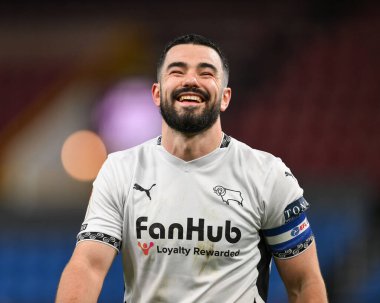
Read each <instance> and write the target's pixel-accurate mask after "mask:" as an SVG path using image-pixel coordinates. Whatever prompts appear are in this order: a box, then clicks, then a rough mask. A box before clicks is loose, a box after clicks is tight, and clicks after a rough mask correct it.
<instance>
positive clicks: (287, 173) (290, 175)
mask: <svg viewBox="0 0 380 303" xmlns="http://www.w3.org/2000/svg"><path fill="white" fill-rule="evenodd" d="M285 177H293V178H294V176H293V175H292V174H291V173H289V172H287V171H286V172H285ZM294 179H295V178H294Z"/></svg>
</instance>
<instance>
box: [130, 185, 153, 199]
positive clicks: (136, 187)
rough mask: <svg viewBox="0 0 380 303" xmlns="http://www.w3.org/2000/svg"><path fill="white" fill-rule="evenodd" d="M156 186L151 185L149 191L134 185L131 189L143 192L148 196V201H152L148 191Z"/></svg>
mask: <svg viewBox="0 0 380 303" xmlns="http://www.w3.org/2000/svg"><path fill="white" fill-rule="evenodd" d="M155 185H156V184H153V185H152V186H151V187H150V188H149V189H145V188H143V187H142V186H141V185H139V184H137V183H135V185H134V186H133V189H137V190H139V191H143V192H145V193H146V195H147V196H148V198H149V200H152V198H151V197H150V190H151V189H152V187H153V186H155Z"/></svg>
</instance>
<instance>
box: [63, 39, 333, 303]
mask: <svg viewBox="0 0 380 303" xmlns="http://www.w3.org/2000/svg"><path fill="white" fill-rule="evenodd" d="M228 72H229V70H228V64H227V61H226V59H225V57H224V55H223V54H222V52H221V51H220V49H219V48H218V47H217V46H216V45H215V44H213V43H212V42H211V41H209V40H208V39H206V38H204V37H202V36H199V35H185V36H182V37H179V38H177V39H176V40H174V41H173V42H171V43H169V44H168V46H167V47H166V48H165V50H164V52H163V55H162V56H161V58H160V60H159V64H158V70H157V79H158V81H157V83H155V84H153V87H152V96H153V100H154V103H155V104H156V106H158V107H159V108H160V110H161V114H162V117H163V121H162V135H161V136H160V137H158V138H155V139H153V140H150V141H148V142H146V143H144V144H142V145H139V146H137V147H134V148H132V149H129V150H126V151H121V152H117V153H114V154H111V155H110V156H109V157H108V159H107V161H106V162H105V163H104V165H103V167H102V169H101V171H100V172H99V175H98V177H97V179H96V180H95V182H94V187H93V192H92V196H91V199H90V202H89V206H88V210H87V213H86V217H85V220H84V223H83V225H82V228H81V231H80V233H79V234H78V244H77V247H76V248H75V250H74V253H73V256H72V258H71V260H70V262H69V263H68V265H67V266H66V268H65V270H64V272H63V274H62V278H61V281H60V285H59V289H58V293H57V299H56V302H58V303H63V302H96V300H97V298H98V296H99V293H100V291H101V287H102V283H103V280H104V278H105V276H106V274H107V271H108V269H109V268H110V265H111V263H112V261H113V259H114V257H115V255H116V254H117V252H119V251H121V252H122V258H123V266H124V280H125V288H126V290H125V297H124V301H125V302H176V303H177V302H218V303H219V302H256V303H259V302H265V301H266V298H267V291H268V277H269V269H270V268H269V267H270V262H271V257H272V255H274V257H275V262H276V265H277V267H278V270H279V273H280V275H281V277H282V279H283V281H284V284H285V286H286V289H287V291H288V295H289V300H290V302H302V303H305V302H327V298H326V292H325V286H324V282H323V279H322V276H321V273H320V270H319V265H318V259H317V254H316V246H315V241H314V238H313V234H312V231H311V228H310V225H309V223H308V221H307V218H306V215H305V210H306V209H307V208H308V206H309V204H308V203H307V202H306V200H305V199H304V198H303V190H302V189H301V188H300V187H299V185H298V182H297V180H296V179H295V178H294V177H293V175H292V174H291V172H290V170H289V169H288V168H287V167H286V166H285V165H284V164H283V163H282V161H281V160H280V159H279V158H276V157H274V156H272V155H270V154H268V153H265V152H262V151H258V150H254V149H251V148H250V147H248V146H247V145H245V144H243V143H241V142H239V141H237V140H235V139H233V138H231V137H229V136H228V135H226V134H224V133H223V132H222V127H221V121H220V112H223V111H225V110H226V109H227V107H228V105H229V103H230V99H231V89H230V88H229V87H227V83H228Z"/></svg>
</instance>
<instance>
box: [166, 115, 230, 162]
mask: <svg viewBox="0 0 380 303" xmlns="http://www.w3.org/2000/svg"><path fill="white" fill-rule="evenodd" d="M222 136H223V132H222V127H221V124H220V118H218V120H217V121H216V122H215V124H214V125H213V126H212V127H211V128H209V129H208V130H206V131H204V132H201V133H197V134H191V135H189V134H183V133H181V132H178V131H176V130H174V129H172V128H170V127H169V126H168V125H167V124H166V123H165V122H164V121H163V123H162V141H161V144H162V146H163V147H164V148H165V149H166V150H167V151H168V152H169V153H171V154H172V155H174V156H176V157H177V158H180V159H182V160H184V161H191V160H194V159H197V158H200V157H202V156H205V155H207V154H209V153H211V152H212V151H214V150H215V149H216V148H218V147H219V146H220V142H221V140H222Z"/></svg>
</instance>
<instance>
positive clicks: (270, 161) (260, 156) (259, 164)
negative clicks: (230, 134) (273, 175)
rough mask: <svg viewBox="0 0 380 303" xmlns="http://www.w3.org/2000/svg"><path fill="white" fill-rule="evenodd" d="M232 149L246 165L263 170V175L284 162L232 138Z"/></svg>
mask: <svg viewBox="0 0 380 303" xmlns="http://www.w3.org/2000/svg"><path fill="white" fill-rule="evenodd" d="M231 141H232V143H233V144H232V148H233V150H234V153H236V154H237V156H238V157H240V158H242V159H244V163H246V164H248V165H249V166H251V167H252V165H253V166H254V167H255V168H256V169H259V170H261V171H262V172H263V173H268V171H270V170H271V169H272V168H273V166H276V163H277V164H278V163H282V160H281V159H280V158H278V157H276V156H274V155H272V154H271V153H269V152H266V151H263V150H259V149H255V148H252V147H251V146H249V145H247V144H246V143H244V142H241V141H239V140H237V139H234V138H232V140H231Z"/></svg>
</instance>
